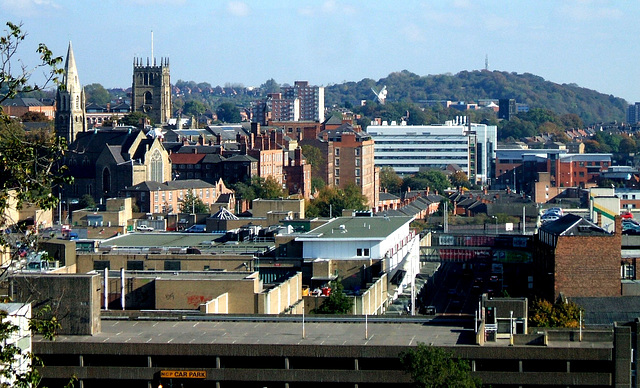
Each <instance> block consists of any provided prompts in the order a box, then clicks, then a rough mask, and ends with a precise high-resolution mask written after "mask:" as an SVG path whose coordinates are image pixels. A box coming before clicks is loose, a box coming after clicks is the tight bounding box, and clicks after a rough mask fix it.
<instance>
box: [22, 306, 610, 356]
mask: <svg viewBox="0 0 640 388" xmlns="http://www.w3.org/2000/svg"><path fill="white" fill-rule="evenodd" d="M113 313H115V311H114V312H113ZM245 318H246V319H242V320H239V318H237V317H229V316H226V315H223V316H214V317H211V320H204V319H202V318H200V319H198V318H196V319H182V320H177V319H175V320H173V319H162V320H153V319H140V320H128V319H116V318H113V317H112V318H111V319H104V318H103V319H102V321H101V326H102V331H101V332H100V333H96V334H93V335H58V336H57V337H56V340H55V342H56V343H57V344H59V345H62V344H64V343H68V344H79V343H86V344H92V343H93V344H105V343H106V344H116V345H117V344H123V345H124V344H165V345H169V344H170V345H211V344H219V345H267V346H276V345H316V346H374V347H376V346H398V347H404V346H415V345H416V344H417V343H418V342H422V343H426V344H431V345H435V346H444V347H454V346H460V345H471V346H477V345H476V344H475V333H474V331H473V329H471V328H469V323H470V324H471V325H473V321H471V322H469V321H467V322H465V321H456V320H449V321H446V320H445V321H439V320H438V319H435V320H434V321H432V322H430V321H429V320H428V319H425V318H411V317H409V318H396V319H392V318H388V317H382V319H381V320H380V321H378V322H376V321H375V318H376V317H370V318H369V320H368V323H367V325H366V329H365V320H364V317H362V316H359V317H349V318H347V319H342V320H341V319H336V318H331V317H328V318H322V317H320V318H318V317H317V316H311V317H309V316H307V318H306V319H307V321H305V337H304V338H302V318H301V316H299V315H291V316H286V317H281V318H278V317H273V318H271V317H266V319H267V320H264V321H261V319H265V316H246V317H245ZM314 318H315V320H314ZM385 318H386V319H385ZM205 319H206V318H205ZM365 330H366V333H367V334H368V337H367V338H365ZM33 341H34V342H51V341H49V340H46V339H44V338H42V336H41V335H36V336H35V337H34V338H33ZM507 346H509V341H508V340H503V341H497V342H487V343H485V345H484V347H507ZM520 346H524V347H528V346H527V345H519V346H518V347H520ZM611 346H612V344H611V341H601V342H600V341H582V342H579V341H564V340H562V341H550V342H549V345H548V346H547V348H548V347H556V348H604V349H608V348H611ZM532 347H535V348H542V347H541V346H539V345H532Z"/></svg>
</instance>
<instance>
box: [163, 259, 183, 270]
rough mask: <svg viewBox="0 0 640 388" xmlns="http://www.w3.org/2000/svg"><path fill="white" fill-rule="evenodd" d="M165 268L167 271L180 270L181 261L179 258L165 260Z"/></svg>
mask: <svg viewBox="0 0 640 388" xmlns="http://www.w3.org/2000/svg"><path fill="white" fill-rule="evenodd" d="M164 270H165V271H180V261H179V260H165V262H164Z"/></svg>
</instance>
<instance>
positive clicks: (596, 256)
mask: <svg viewBox="0 0 640 388" xmlns="http://www.w3.org/2000/svg"><path fill="white" fill-rule="evenodd" d="M621 230H622V229H621V225H620V217H616V228H615V232H614V233H608V232H606V231H605V230H604V229H602V228H600V227H598V226H597V225H595V224H593V223H591V222H589V221H587V220H585V219H584V218H582V217H579V216H576V215H574V214H567V215H565V216H564V217H562V218H560V219H559V220H557V221H553V222H548V223H545V224H544V225H542V227H541V228H540V231H539V232H538V234H537V235H536V236H535V238H534V255H533V257H534V276H533V286H534V289H536V291H537V292H538V293H539V294H540V295H539V296H540V297H543V298H545V299H548V300H551V301H555V300H557V299H558V297H560V294H562V295H564V296H566V297H611V296H620V295H621V283H620V263H621V252H620V247H621V241H622V239H621V236H622V234H621Z"/></svg>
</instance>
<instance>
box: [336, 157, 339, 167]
mask: <svg viewBox="0 0 640 388" xmlns="http://www.w3.org/2000/svg"><path fill="white" fill-rule="evenodd" d="M335 165H336V167H338V166H340V159H339V158H336V162H335Z"/></svg>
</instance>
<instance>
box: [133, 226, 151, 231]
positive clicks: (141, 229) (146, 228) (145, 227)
mask: <svg viewBox="0 0 640 388" xmlns="http://www.w3.org/2000/svg"><path fill="white" fill-rule="evenodd" d="M136 230H137V231H138V232H153V228H152V227H150V226H149V225H138V226H137V227H136Z"/></svg>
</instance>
